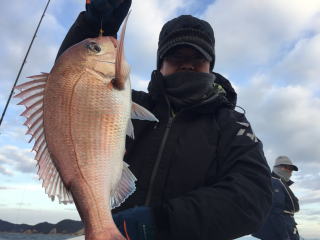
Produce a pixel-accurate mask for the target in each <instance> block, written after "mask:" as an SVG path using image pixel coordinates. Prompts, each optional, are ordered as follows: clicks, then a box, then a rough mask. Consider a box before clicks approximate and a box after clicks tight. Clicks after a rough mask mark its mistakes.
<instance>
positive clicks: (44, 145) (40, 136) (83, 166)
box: [15, 22, 158, 240]
mask: <svg viewBox="0 0 320 240" xmlns="http://www.w3.org/2000/svg"><path fill="white" fill-rule="evenodd" d="M125 25H126V22H125ZM125 25H124V27H123V28H122V32H121V38H120V41H119V42H118V41H117V40H116V39H114V38H113V37H102V36H100V37H98V38H94V39H86V40H84V41H82V42H80V43H78V44H76V45H74V46H72V47H70V48H69V49H67V50H66V51H65V52H64V53H63V54H62V55H61V56H60V57H59V59H58V60H57V61H56V63H55V65H54V66H53V68H52V70H51V72H50V73H49V74H48V73H42V74H41V75H36V76H31V77H30V78H31V79H32V80H31V81H29V82H26V83H23V84H21V85H19V86H17V87H16V88H17V89H19V90H21V92H20V93H19V94H17V95H16V96H15V97H20V98H22V99H23V100H22V101H21V102H20V103H19V104H22V105H25V106H26V110H25V111H24V112H23V113H22V114H21V115H23V116H25V117H26V118H27V120H26V122H25V123H24V124H25V125H26V126H27V127H28V131H27V134H31V135H32V137H31V139H30V141H32V140H33V139H34V140H35V143H34V147H33V150H34V151H36V156H35V159H36V160H37V165H38V175H39V178H40V179H41V180H43V187H44V188H45V191H46V193H47V194H48V195H49V196H50V197H51V198H52V199H54V198H58V199H59V201H60V202H62V203H72V202H74V203H75V204H76V207H77V209H78V212H79V214H80V217H81V219H82V221H83V223H84V226H85V234H86V240H111V239H125V238H124V237H123V236H122V235H121V234H120V232H119V230H118V229H117V228H116V226H115V224H114V222H113V219H112V215H111V209H112V208H114V207H117V206H119V205H120V204H121V203H122V202H123V201H125V199H126V198H127V197H128V196H129V195H130V194H132V193H133V192H134V190H135V181H136V178H135V177H134V175H133V174H132V173H131V171H130V170H129V168H128V165H127V164H126V163H125V162H123V155H124V152H125V137H126V134H127V135H129V136H131V137H134V134H133V126H132V123H131V118H135V119H142V120H151V121H158V120H157V119H156V118H155V117H154V116H153V115H152V113H150V112H149V111H147V110H146V109H144V108H143V107H141V106H139V105H138V104H135V103H133V102H132V101H131V86H130V81H129V66H128V64H127V63H126V61H125V59H124V54H123V41H124V32H125Z"/></svg>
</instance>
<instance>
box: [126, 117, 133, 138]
mask: <svg viewBox="0 0 320 240" xmlns="http://www.w3.org/2000/svg"><path fill="white" fill-rule="evenodd" d="M127 135H128V136H129V137H131V138H132V139H134V129H133V124H132V121H131V119H129V121H128V126H127Z"/></svg>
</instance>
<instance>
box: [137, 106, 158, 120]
mask: <svg viewBox="0 0 320 240" xmlns="http://www.w3.org/2000/svg"><path fill="white" fill-rule="evenodd" d="M131 119H139V120H148V121H155V122H159V120H158V119H157V118H156V117H155V116H154V115H153V114H152V113H151V112H150V111H149V110H147V109H145V108H144V107H142V106H140V105H139V104H137V103H134V102H132V109H131Z"/></svg>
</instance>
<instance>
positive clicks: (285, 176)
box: [253, 156, 300, 240]
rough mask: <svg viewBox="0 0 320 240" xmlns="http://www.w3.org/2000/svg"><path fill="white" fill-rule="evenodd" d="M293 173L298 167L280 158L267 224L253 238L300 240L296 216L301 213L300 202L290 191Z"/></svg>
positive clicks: (274, 167) (277, 161) (275, 167)
mask: <svg viewBox="0 0 320 240" xmlns="http://www.w3.org/2000/svg"><path fill="white" fill-rule="evenodd" d="M292 171H298V167H297V166H296V165H294V164H293V163H292V161H291V160H290V159H289V158H288V157H287V156H279V157H278V158H277V159H276V160H275V163H274V166H273V171H272V188H273V201H272V208H271V211H270V214H269V217H268V218H267V220H266V222H265V224H264V225H263V226H262V228H261V229H260V230H259V231H258V232H257V233H255V234H253V236H255V237H257V238H260V239H262V240H299V239H300V237H299V233H298V230H297V227H296V225H297V223H296V222H295V220H294V214H295V213H296V212H298V211H299V200H298V198H297V197H296V196H295V195H294V194H293V192H292V191H291V189H290V187H289V186H290V185H292V184H293V181H291V180H290V178H291V175H292Z"/></svg>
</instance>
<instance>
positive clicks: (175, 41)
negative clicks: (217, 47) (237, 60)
mask: <svg viewBox="0 0 320 240" xmlns="http://www.w3.org/2000/svg"><path fill="white" fill-rule="evenodd" d="M214 44H215V39H214V33H213V29H212V27H211V25H210V24H209V23H208V22H206V21H204V20H201V19H199V18H196V17H193V16H191V15H181V16H180V17H177V18H174V19H172V20H170V21H168V22H167V23H166V24H165V25H163V27H162V29H161V32H160V36H159V42H158V52H157V69H158V70H159V69H160V68H161V64H162V61H163V57H164V56H165V55H166V54H167V53H168V51H169V50H170V49H172V48H173V47H176V46H179V45H189V46H191V47H193V48H195V49H196V50H198V51H199V52H200V53H202V55H203V56H204V57H205V58H206V59H207V60H208V61H210V70H211V71H212V69H213V66H214V62H215V52H214Z"/></svg>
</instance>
